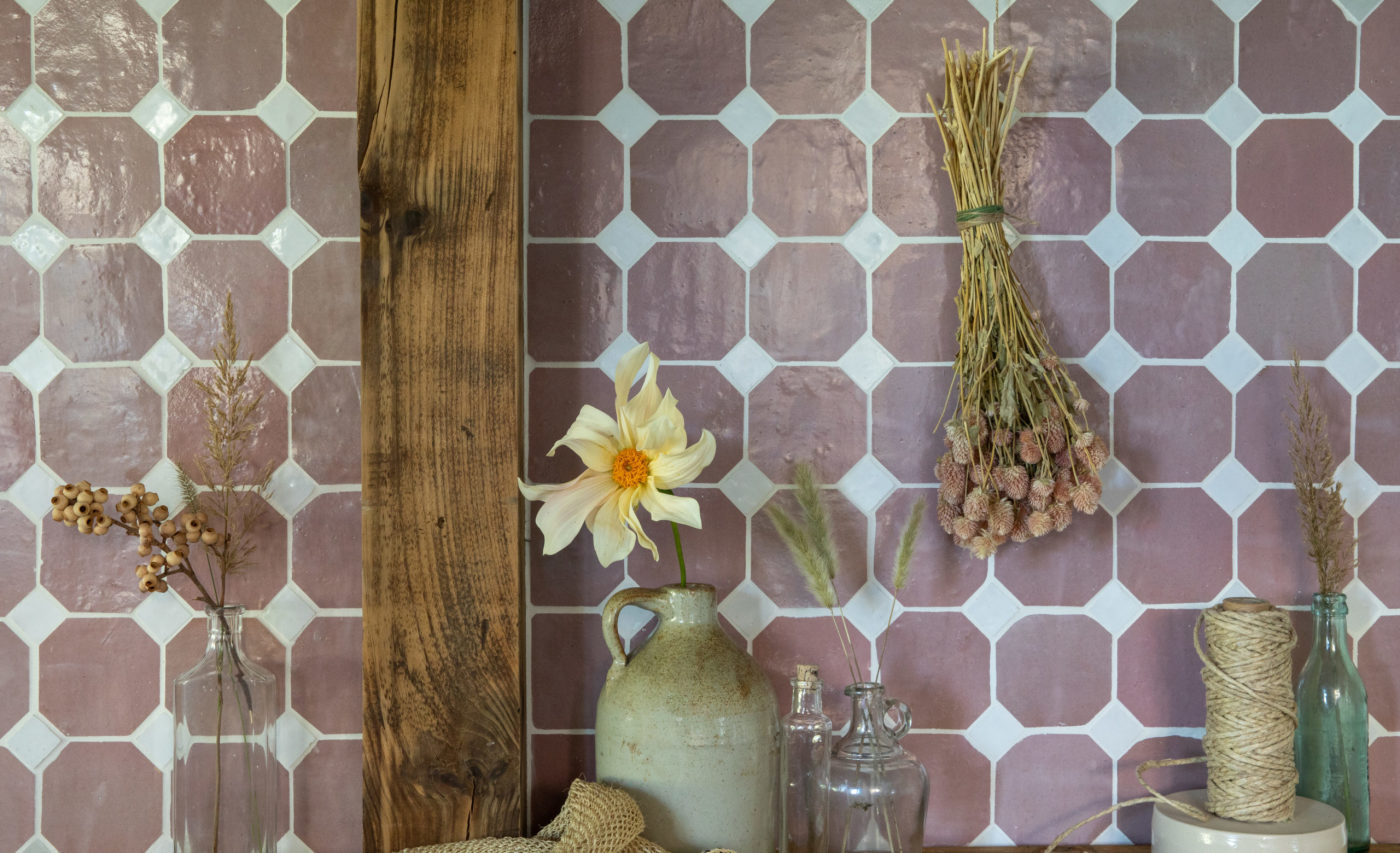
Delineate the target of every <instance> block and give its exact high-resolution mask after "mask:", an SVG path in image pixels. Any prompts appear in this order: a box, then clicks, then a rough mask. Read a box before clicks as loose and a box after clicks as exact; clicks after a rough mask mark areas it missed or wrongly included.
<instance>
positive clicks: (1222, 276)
mask: <svg viewBox="0 0 1400 853" xmlns="http://www.w3.org/2000/svg"><path fill="white" fill-rule="evenodd" d="M1241 276H1243V273H1241ZM1113 312H1114V328H1115V329H1116V330H1117V331H1118V333H1119V334H1121V335H1122V336H1123V339H1124V340H1126V341H1127V342H1128V343H1129V344H1130V345H1132V347H1133V349H1134V350H1136V351H1137V352H1138V354H1139V355H1142V356H1144V357H1146V358H1203V357H1205V355H1206V354H1207V353H1209V352H1210V351H1211V350H1212V349H1214V348H1215V345H1216V344H1218V343H1220V340H1221V339H1222V338H1224V337H1225V335H1226V334H1228V333H1229V330H1230V265H1229V263H1227V262H1226V261H1225V259H1224V258H1222V257H1220V255H1219V254H1218V253H1217V252H1216V251H1215V250H1214V249H1212V248H1211V247H1210V246H1209V245H1208V244H1206V243H1177V242H1165V241H1163V242H1158V241H1151V242H1148V243H1144V244H1143V246H1142V248H1140V249H1138V250H1137V251H1136V252H1134V253H1133V254H1132V256H1131V257H1130V258H1128V260H1126V261H1124V262H1123V265H1122V266H1121V267H1119V268H1118V271H1117V273H1116V274H1115V276H1114V290H1113Z"/></svg>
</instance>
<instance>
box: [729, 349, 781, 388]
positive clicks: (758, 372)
mask: <svg viewBox="0 0 1400 853" xmlns="http://www.w3.org/2000/svg"><path fill="white" fill-rule="evenodd" d="M777 365H778V363H777V362H776V361H774V360H773V357H772V356H770V355H769V354H768V353H767V352H766V351H765V350H764V349H763V347H761V346H759V345H758V343H757V342H755V341H754V339H753V338H744V339H743V340H741V341H739V343H737V344H735V345H734V348H733V349H731V350H730V351H729V352H728V353H726V354H725V356H724V358H722V359H720V361H719V364H718V365H716V367H718V368H719V372H720V373H721V374H722V375H723V376H724V378H725V379H728V380H729V384H731V385H733V386H734V387H735V388H738V389H739V390H740V391H742V392H744V393H745V394H747V393H748V392H750V391H752V390H753V389H754V388H755V387H757V385H758V383H760V382H762V381H763V380H764V379H765V378H766V377H767V376H768V374H770V373H772V372H773V368H774V367H777Z"/></svg>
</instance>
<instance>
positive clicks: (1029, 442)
mask: <svg viewBox="0 0 1400 853" xmlns="http://www.w3.org/2000/svg"><path fill="white" fill-rule="evenodd" d="M1017 444H1019V445H1020V447H1019V449H1018V451H1017V452H1018V454H1019V455H1020V457H1021V461H1022V462H1024V463H1026V464H1027V465H1035V464H1037V463H1039V462H1040V460H1041V453H1040V442H1038V441H1036V437H1035V431H1034V430H1029V429H1023V430H1021V434H1020V437H1019V438H1018V439H1017Z"/></svg>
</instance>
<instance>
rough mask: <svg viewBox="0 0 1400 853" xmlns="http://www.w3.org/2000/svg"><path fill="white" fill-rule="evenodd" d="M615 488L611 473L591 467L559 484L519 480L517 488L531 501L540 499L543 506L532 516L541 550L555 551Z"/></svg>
mask: <svg viewBox="0 0 1400 853" xmlns="http://www.w3.org/2000/svg"><path fill="white" fill-rule="evenodd" d="M616 490H617V485H616V484H615V483H613V481H612V477H611V476H609V475H606V474H599V473H597V472H595V471H585V472H584V473H582V474H580V475H578V476H577V477H575V478H574V479H573V480H570V481H569V482H567V483H564V484H563V485H559V486H553V485H546V486H530V485H527V484H525V483H520V491H521V493H522V494H524V495H525V497H526V498H528V499H529V500H532V501H537V500H543V501H544V506H543V507H541V508H540V511H539V514H538V515H537V516H535V524H537V525H538V526H539V528H540V530H541V532H543V533H544V552H545V553H546V554H557V553H558V552H559V551H561V550H563V549H564V547H565V546H567V545H568V544H569V543H570V542H572V541H574V537H575V536H577V535H578V530H579V528H580V527H582V526H583V524H584V522H586V521H587V520H588V518H589V516H590V515H592V514H593V513H594V512H596V511H597V509H598V507H599V506H600V505H602V504H603V503H605V502H606V501H607V500H608V495H609V493H611V492H614V491H616Z"/></svg>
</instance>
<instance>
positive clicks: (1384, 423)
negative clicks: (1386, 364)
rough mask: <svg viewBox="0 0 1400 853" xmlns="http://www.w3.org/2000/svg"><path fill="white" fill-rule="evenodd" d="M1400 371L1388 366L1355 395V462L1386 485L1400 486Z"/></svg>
mask: <svg viewBox="0 0 1400 853" xmlns="http://www.w3.org/2000/svg"><path fill="white" fill-rule="evenodd" d="M1397 406H1400V370H1396V369H1393V368H1392V369H1389V370H1386V371H1384V372H1382V373H1381V375H1380V376H1379V377H1377V378H1376V380H1375V381H1374V382H1372V383H1371V384H1370V385H1368V386H1366V389H1365V390H1364V391H1362V392H1361V393H1360V394H1358V395H1357V396H1356V447H1355V452H1356V462H1357V464H1359V465H1360V466H1361V467H1362V468H1365V469H1366V473H1368V474H1370V475H1371V476H1372V477H1374V478H1375V480H1376V482H1378V483H1380V484H1381V485H1383V486H1396V485H1400V457H1397V455H1396V453H1395V447H1396V442H1400V422H1397V421H1396V419H1395V412H1396V410H1397V408H1396V407H1397Z"/></svg>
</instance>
